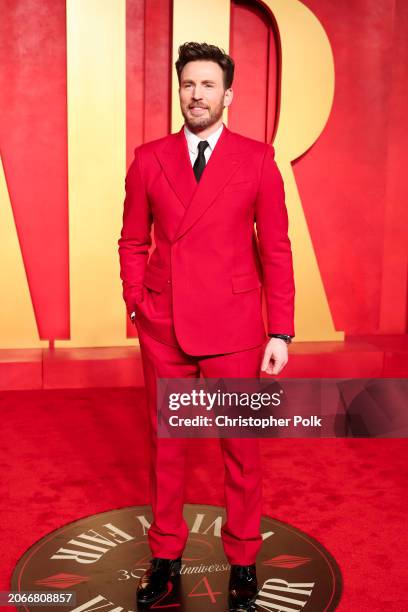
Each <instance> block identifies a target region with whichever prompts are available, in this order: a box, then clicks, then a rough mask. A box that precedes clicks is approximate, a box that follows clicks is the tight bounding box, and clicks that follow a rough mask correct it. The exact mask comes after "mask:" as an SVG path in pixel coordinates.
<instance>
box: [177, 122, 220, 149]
mask: <svg viewBox="0 0 408 612" xmlns="http://www.w3.org/2000/svg"><path fill="white" fill-rule="evenodd" d="M223 127H224V124H223V123H221V125H220V127H219V128H218V129H217V130H215V132H212V134H210V135H209V136H207V138H200V137H199V136H197V135H196V134H193V132H191V131H190V130H189V129H188V127H187V126H186V125H184V134H185V136H186V139H187V145H188V149H189V151H190V152H191V153H195V154H196V153H197V146H198V143H199V142H200V141H201V140H206V141H207V142H208V144H209V146H210V149H211V151H213V150H214V147H215V145H216V144H217V140H218V138H219V137H220V136H221V132H222V129H223Z"/></svg>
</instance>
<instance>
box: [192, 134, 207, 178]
mask: <svg viewBox="0 0 408 612" xmlns="http://www.w3.org/2000/svg"><path fill="white" fill-rule="evenodd" d="M207 147H208V142H207V141H206V140H201V141H200V142H199V143H198V155H197V159H196V160H195V162H194V166H193V170H194V174H195V177H196V179H197V182H198V181H199V180H200V178H201V175H202V173H203V171H204V168H205V155H204V151H205V150H206V148H207Z"/></svg>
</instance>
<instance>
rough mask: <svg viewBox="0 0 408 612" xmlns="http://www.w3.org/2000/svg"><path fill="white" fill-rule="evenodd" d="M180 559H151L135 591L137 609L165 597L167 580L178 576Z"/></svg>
mask: <svg viewBox="0 0 408 612" xmlns="http://www.w3.org/2000/svg"><path fill="white" fill-rule="evenodd" d="M180 570H181V557H178V558H177V559H162V558H160V557H153V559H151V561H150V567H149V569H147V570H146V571H145V573H144V574H143V576H142V577H141V578H140V580H139V584H138V587H137V591H136V602H137V606H138V607H139V608H145V607H147V606H149V605H150V604H152V603H154V602H155V601H157V600H158V599H160V597H162V596H163V595H165V593H167V590H168V586H167V584H168V582H169V580H173V579H175V578H176V577H177V576H179V575H180Z"/></svg>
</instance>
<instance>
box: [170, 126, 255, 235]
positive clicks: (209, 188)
mask: <svg viewBox="0 0 408 612" xmlns="http://www.w3.org/2000/svg"><path fill="white" fill-rule="evenodd" d="M183 137H184V140H185V136H184V134H183ZM233 145H234V138H233V135H232V134H231V132H230V131H229V130H228V128H227V127H226V126H225V125H224V128H223V130H222V132H221V135H220V137H219V139H218V141H217V144H216V145H215V149H214V151H213V152H212V153H211V156H210V159H209V160H208V162H207V165H206V167H205V169H204V172H203V174H202V176H201V179H200V181H199V183H196V189H195V190H194V193H193V194H192V198H191V201H190V204H189V206H188V207H187V209H186V212H185V213H184V216H183V218H182V219H181V222H180V225H179V227H178V229H177V232H176V234H175V236H174V242H175V241H176V240H178V239H179V238H181V236H183V234H185V233H186V232H187V231H188V230H189V229H190V228H191V226H192V225H194V223H196V221H198V219H199V218H200V217H201V216H202V215H203V214H204V212H205V211H206V210H207V209H208V208H209V207H210V206H211V205H212V203H213V202H214V200H215V198H216V197H217V195H218V194H219V192H220V191H221V190H222V189H223V187H224V186H225V185H226V184H227V183H228V181H229V180H230V179H231V178H232V176H233V174H235V172H236V171H237V170H238V168H239V167H240V165H241V163H242V161H243V156H242V153H239V152H238V151H237V150H236V149H235V148H234V146H233ZM189 161H190V160H189ZM190 167H191V163H190ZM191 170H192V168H191ZM192 176H193V178H194V181H195V177H194V172H193V171H192ZM179 180H180V179H179Z"/></svg>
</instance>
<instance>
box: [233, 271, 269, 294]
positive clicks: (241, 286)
mask: <svg viewBox="0 0 408 612" xmlns="http://www.w3.org/2000/svg"><path fill="white" fill-rule="evenodd" d="M261 286H262V283H261V281H260V280H259V276H258V275H257V274H256V273H253V272H251V273H249V274H236V275H235V276H233V277H232V292H233V293H243V292H244V291H252V290H253V289H259V287H261Z"/></svg>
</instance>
